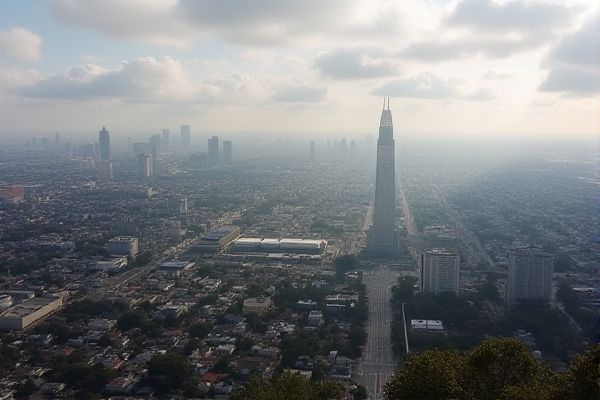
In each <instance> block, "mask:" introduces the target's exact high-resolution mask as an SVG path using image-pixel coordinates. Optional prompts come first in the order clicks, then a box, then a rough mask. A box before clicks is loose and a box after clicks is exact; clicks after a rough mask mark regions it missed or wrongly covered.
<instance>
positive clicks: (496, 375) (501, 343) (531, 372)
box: [463, 338, 540, 400]
mask: <svg viewBox="0 0 600 400" xmlns="http://www.w3.org/2000/svg"><path fill="white" fill-rule="evenodd" d="M464 367H465V368H464V374H463V379H464V380H465V382H468V384H465V386H466V388H465V389H466V396H465V397H466V398H468V399H477V400H497V399H499V398H500V397H501V395H502V394H503V393H504V391H505V390H506V389H507V388H510V387H516V386H522V385H529V384H531V383H533V382H535V380H536V378H537V377H538V373H539V372H540V368H539V365H538V363H537V361H536V360H535V359H534V358H533V357H532V356H531V355H530V354H529V352H528V351H527V348H526V347H525V345H523V343H522V342H520V341H518V340H516V339H506V338H496V339H490V340H486V341H483V342H482V343H481V344H480V345H479V346H477V347H475V348H474V349H473V350H471V351H470V352H469V353H468V354H467V355H466V359H465V362H464Z"/></svg>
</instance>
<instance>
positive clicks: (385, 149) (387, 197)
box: [367, 98, 398, 256]
mask: <svg viewBox="0 0 600 400" xmlns="http://www.w3.org/2000/svg"><path fill="white" fill-rule="evenodd" d="M394 151H395V144H394V126H393V123H392V112H391V111H390V101H389V98H388V104H387V109H386V108H385V101H384V105H383V110H382V111H381V119H380V122H379V138H378V139H377V170H376V177H375V206H374V210H373V227H372V228H371V230H370V232H369V234H368V240H367V251H368V253H369V254H371V255H373V256H393V255H395V254H396V253H397V251H398V237H397V232H396V230H395V220H396V181H395V161H394Z"/></svg>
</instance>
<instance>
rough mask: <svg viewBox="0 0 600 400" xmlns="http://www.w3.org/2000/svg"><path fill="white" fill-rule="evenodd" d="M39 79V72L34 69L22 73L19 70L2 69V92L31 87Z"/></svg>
mask: <svg viewBox="0 0 600 400" xmlns="http://www.w3.org/2000/svg"><path fill="white" fill-rule="evenodd" d="M39 77H40V74H39V72H37V71H36V70H33V69H29V70H25V71H21V70H18V69H10V68H8V69H5V68H0V90H3V89H4V90H6V89H15V88H19V87H22V86H27V85H31V84H32V83H33V82H35V81H36V80H37V79H39Z"/></svg>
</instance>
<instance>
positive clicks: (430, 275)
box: [419, 249, 459, 294]
mask: <svg viewBox="0 0 600 400" xmlns="http://www.w3.org/2000/svg"><path fill="white" fill-rule="evenodd" d="M419 264H420V265H419V267H420V278H421V292H423V293H441V292H454V293H456V294H458V277H459V257H458V254H456V253H454V252H451V251H448V250H446V249H432V250H426V251H424V252H423V253H422V254H421V259H420V260H419Z"/></svg>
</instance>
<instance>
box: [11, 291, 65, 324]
mask: <svg viewBox="0 0 600 400" xmlns="http://www.w3.org/2000/svg"><path fill="white" fill-rule="evenodd" d="M62 303H63V300H62V298H61V297H57V296H47V297H34V298H32V299H29V300H27V301H25V302H23V303H20V304H17V305H15V306H12V307H10V308H8V309H7V310H6V311H4V312H3V313H1V314H0V330H3V331H20V330H23V329H26V328H27V327H29V326H30V325H31V324H33V323H34V322H36V321H39V320H41V319H43V318H45V317H47V316H48V315H50V314H51V313H53V312H54V311H56V310H58V309H59V308H60V307H61V306H62Z"/></svg>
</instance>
